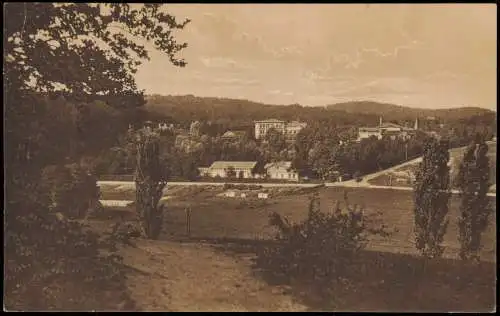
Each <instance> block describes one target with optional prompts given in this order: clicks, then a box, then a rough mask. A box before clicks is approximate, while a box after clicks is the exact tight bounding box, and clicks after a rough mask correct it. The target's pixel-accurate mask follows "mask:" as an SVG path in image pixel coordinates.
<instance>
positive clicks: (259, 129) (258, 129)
mask: <svg viewBox="0 0 500 316" xmlns="http://www.w3.org/2000/svg"><path fill="white" fill-rule="evenodd" d="M254 123H255V139H261V138H263V137H264V136H265V135H266V134H267V131H269V130H270V129H271V128H274V129H275V130H277V131H278V132H280V133H282V134H283V135H285V136H286V137H287V138H294V137H295V136H296V135H297V134H298V133H299V132H300V130H301V129H303V128H305V127H306V126H307V123H302V122H297V121H293V122H289V123H287V122H285V121H282V120H277V119H269V120H262V121H255V122H254Z"/></svg>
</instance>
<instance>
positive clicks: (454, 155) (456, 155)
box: [368, 143, 497, 192]
mask: <svg viewBox="0 0 500 316" xmlns="http://www.w3.org/2000/svg"><path fill="white" fill-rule="evenodd" d="M488 148H489V150H488V158H489V160H490V183H491V184H492V185H493V186H492V187H491V189H490V192H496V164H497V157H496V151H497V144H496V143H489V144H488ZM464 152H465V148H456V149H452V150H450V161H451V167H450V172H451V180H452V183H454V179H455V178H456V176H457V173H458V168H459V165H460V162H461V161H462V158H463V155H464ZM417 168H418V164H411V165H406V166H403V167H401V168H397V169H395V172H396V173H400V174H398V175H393V176H391V175H390V172H388V173H384V174H381V175H380V176H378V177H376V178H374V179H371V180H369V181H368V183H370V184H373V185H384V186H386V185H391V183H392V185H393V186H412V180H411V178H410V176H409V175H406V174H405V173H407V172H411V173H412V174H415V170H416V169H417ZM398 178H399V181H398Z"/></svg>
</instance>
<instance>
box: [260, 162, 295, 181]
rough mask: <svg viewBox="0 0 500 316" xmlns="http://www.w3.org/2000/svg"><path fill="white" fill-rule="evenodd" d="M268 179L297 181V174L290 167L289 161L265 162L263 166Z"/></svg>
mask: <svg viewBox="0 0 500 316" xmlns="http://www.w3.org/2000/svg"><path fill="white" fill-rule="evenodd" d="M264 169H265V170H266V174H267V176H268V177H269V178H270V179H277V180H288V181H299V174H298V172H297V171H295V170H293V169H292V162H291V161H278V162H271V163H267V164H266V165H265V166H264Z"/></svg>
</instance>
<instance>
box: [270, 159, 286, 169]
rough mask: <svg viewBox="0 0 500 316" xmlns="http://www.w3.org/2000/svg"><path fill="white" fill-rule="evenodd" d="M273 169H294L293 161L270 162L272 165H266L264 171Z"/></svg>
mask: <svg viewBox="0 0 500 316" xmlns="http://www.w3.org/2000/svg"><path fill="white" fill-rule="evenodd" d="M271 167H275V168H285V169H290V168H291V167H292V162H291V161H276V162H270V163H266V165H265V166H264V169H268V168H271Z"/></svg>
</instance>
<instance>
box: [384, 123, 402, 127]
mask: <svg viewBox="0 0 500 316" xmlns="http://www.w3.org/2000/svg"><path fill="white" fill-rule="evenodd" d="M380 127H381V128H389V127H397V128H403V126H401V125H398V124H394V123H383V124H382V125H380Z"/></svg>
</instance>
